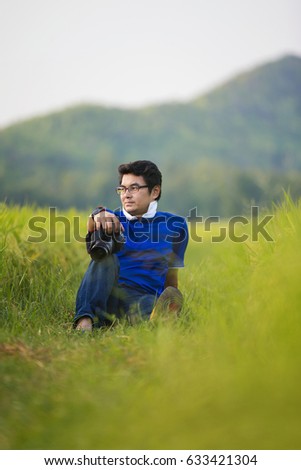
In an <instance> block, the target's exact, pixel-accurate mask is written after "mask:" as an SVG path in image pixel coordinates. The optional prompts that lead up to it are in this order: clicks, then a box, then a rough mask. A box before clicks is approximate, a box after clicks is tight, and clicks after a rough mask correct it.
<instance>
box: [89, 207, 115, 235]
mask: <svg viewBox="0 0 301 470" xmlns="http://www.w3.org/2000/svg"><path fill="white" fill-rule="evenodd" d="M100 228H102V229H103V230H104V232H105V233H108V234H110V233H113V232H115V233H120V232H123V231H124V228H123V226H122V225H121V223H120V221H119V219H118V217H116V215H115V214H112V212H107V211H102V212H100V213H99V214H96V215H95V216H94V220H93V218H92V217H91V216H90V217H89V219H88V224H87V229H88V232H94V231H95V230H100Z"/></svg>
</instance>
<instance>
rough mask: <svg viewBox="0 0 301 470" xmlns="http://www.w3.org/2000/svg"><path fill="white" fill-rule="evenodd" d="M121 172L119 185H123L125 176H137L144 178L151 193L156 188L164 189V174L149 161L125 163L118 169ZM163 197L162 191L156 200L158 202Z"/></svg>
mask: <svg viewBox="0 0 301 470" xmlns="http://www.w3.org/2000/svg"><path fill="white" fill-rule="evenodd" d="M118 172H119V183H120V184H121V181H122V177H123V175H128V174H133V175H135V176H143V178H144V180H145V183H146V184H147V186H148V190H149V192H151V190H152V189H153V187H154V186H157V185H158V186H160V188H161V187H162V174H161V172H160V170H159V168H158V167H157V165H155V163H153V162H150V161H148V160H137V161H136V162H130V163H123V164H122V165H119V167H118ZM160 197H161V191H160V194H159V196H158V197H157V198H156V200H157V201H158V200H159V199H160Z"/></svg>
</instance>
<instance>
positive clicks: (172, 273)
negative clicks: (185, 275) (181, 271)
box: [164, 268, 178, 289]
mask: <svg viewBox="0 0 301 470" xmlns="http://www.w3.org/2000/svg"><path fill="white" fill-rule="evenodd" d="M168 286H171V287H175V288H176V289H177V288H178V269H177V268H170V269H169V270H168V271H167V275H166V279H165V284H164V289H166V287H168Z"/></svg>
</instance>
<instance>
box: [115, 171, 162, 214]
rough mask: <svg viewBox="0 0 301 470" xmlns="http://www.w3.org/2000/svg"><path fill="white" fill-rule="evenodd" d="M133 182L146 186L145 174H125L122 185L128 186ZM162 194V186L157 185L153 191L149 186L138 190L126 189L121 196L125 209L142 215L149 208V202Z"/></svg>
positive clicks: (130, 212)
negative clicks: (130, 190)
mask: <svg viewBox="0 0 301 470" xmlns="http://www.w3.org/2000/svg"><path fill="white" fill-rule="evenodd" d="M132 184H138V185H139V186H144V185H145V184H146V182H145V179H144V178H143V176H135V175H133V174H128V175H123V177H122V180H121V186H125V187H126V188H128V187H129V186H130V185H132ZM159 194H160V186H155V187H154V188H153V189H152V191H151V193H150V192H149V188H141V189H139V191H137V192H135V193H134V192H131V193H130V192H129V191H126V192H125V194H122V195H121V196H120V199H121V203H122V205H123V207H124V208H125V210H126V211H127V212H128V213H129V214H131V215H135V216H136V217H139V216H140V217H141V216H142V215H143V214H145V213H146V212H147V210H148V206H149V204H150V203H151V202H152V201H154V200H155V199H156V198H157V197H158V196H159Z"/></svg>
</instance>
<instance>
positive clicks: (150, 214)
mask: <svg viewBox="0 0 301 470" xmlns="http://www.w3.org/2000/svg"><path fill="white" fill-rule="evenodd" d="M157 207H158V202H157V201H152V202H151V203H150V205H149V206H148V209H147V212H145V214H143V215H142V217H143V218H144V219H152V218H153V217H155V215H156V212H157ZM122 212H123V213H124V215H125V217H126V218H127V220H137V219H138V217H136V216H135V215H131V214H129V213H128V212H127V211H126V210H125V208H124V207H123V208H122Z"/></svg>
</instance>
